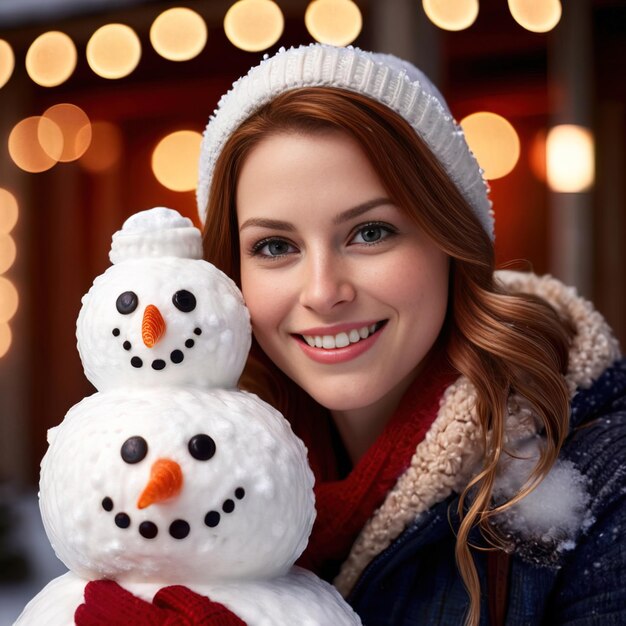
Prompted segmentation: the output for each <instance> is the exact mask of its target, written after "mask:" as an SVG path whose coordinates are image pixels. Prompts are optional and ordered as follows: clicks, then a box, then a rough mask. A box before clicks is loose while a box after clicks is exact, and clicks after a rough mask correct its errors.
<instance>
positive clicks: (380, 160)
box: [198, 45, 626, 626]
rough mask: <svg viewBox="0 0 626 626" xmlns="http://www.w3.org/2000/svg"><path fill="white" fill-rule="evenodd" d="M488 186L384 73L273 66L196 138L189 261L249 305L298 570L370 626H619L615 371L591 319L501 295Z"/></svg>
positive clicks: (320, 58)
mask: <svg viewBox="0 0 626 626" xmlns="http://www.w3.org/2000/svg"><path fill="white" fill-rule="evenodd" d="M481 174H482V173H481V171H480V169H479V167H478V165H477V163H476V161H475V159H474V157H473V155H472V154H471V153H470V151H469V149H468V148H467V145H466V143H465V141H464V138H463V135H462V132H461V130H460V129H459V127H458V126H457V125H456V123H455V122H454V121H453V119H452V117H451V115H450V113H449V111H448V109H447V106H446V105H445V102H444V100H443V98H442V97H441V95H440V94H439V92H438V91H437V90H436V88H435V87H434V86H433V85H432V84H431V83H430V81H429V80H428V79H427V78H426V77H425V76H424V75H423V74H421V72H419V70H417V69H416V68H414V67H413V66H411V65H409V64H408V63H405V62H403V61H400V60H398V59H395V58H394V57H390V56H383V55H373V54H370V53H366V52H362V51H360V50H357V49H352V48H345V49H338V48H333V47H329V46H322V45H312V46H306V47H301V48H297V49H291V50H287V51H285V50H281V51H280V52H279V53H278V54H276V55H275V56H274V57H272V58H269V59H266V60H265V61H264V62H263V63H261V65H259V66H257V67H255V68H253V69H252V70H250V72H249V73H248V75H247V76H245V77H243V78H241V79H240V80H239V81H237V83H235V85H234V86H233V89H232V90H231V92H229V93H228V94H227V95H226V96H224V97H223V98H222V100H221V101H220V103H219V105H218V109H217V110H216V111H215V113H214V115H213V116H212V118H211V120H210V121H209V124H208V126H207V130H206V132H205V136H204V140H203V147H202V156H201V162H200V184H199V187H198V205H199V209H200V215H201V218H202V220H203V222H204V233H205V235H204V242H205V256H206V258H207V260H208V261H210V262H212V263H214V264H215V265H217V266H218V267H219V268H221V269H223V270H224V271H225V272H226V273H228V274H229V275H230V276H231V277H232V278H233V279H234V280H235V281H236V282H237V283H238V284H239V285H240V286H241V288H242V291H243V294H244V298H245V300H246V303H247V305H248V307H249V309H250V313H251V318H252V323H253V330H254V336H255V342H254V344H253V349H252V351H251V356H250V359H249V363H248V366H247V369H246V371H245V372H244V376H243V378H242V381H241V382H242V386H243V387H244V388H247V389H249V390H251V391H254V392H256V393H258V394H259V395H261V396H262V397H264V398H265V399H266V400H268V401H269V402H272V403H273V404H275V405H276V406H277V407H278V408H279V409H280V410H281V411H282V412H283V413H284V414H285V416H286V417H287V418H288V419H289V420H290V421H291V423H292V425H293V428H294V430H295V432H296V433H297V434H298V435H299V436H300V437H302V438H303V439H304V441H305V443H306V444H307V446H308V448H309V456H310V462H311V465H312V467H313V470H314V472H315V474H316V478H317V486H316V497H317V508H318V519H317V521H316V526H315V528H314V532H313V534H312V537H311V541H310V544H309V547H308V549H307V552H306V553H305V555H304V558H303V561H302V565H304V566H307V567H310V568H312V569H314V570H315V571H316V572H317V573H319V574H320V575H323V576H325V577H327V578H329V579H333V580H334V581H335V584H336V585H337V586H338V588H339V589H340V591H341V592H342V593H343V594H344V595H346V596H347V598H348V600H349V601H350V602H351V603H352V605H353V606H354V607H355V609H356V610H357V612H358V613H359V614H360V615H361V617H362V619H363V622H364V623H365V624H367V625H368V626H371V625H374V624H393V625H400V624H414V623H424V624H460V623H463V621H464V620H465V623H466V624H470V625H476V624H487V623H506V624H510V625H512V624H540V623H549V624H562V623H563V624H564V623H571V622H573V621H575V620H578V621H576V623H577V624H596V623H597V624H600V623H602V624H603V625H606V624H622V623H626V591H625V589H626V586H625V584H624V583H625V582H626V581H625V577H626V567H625V565H624V564H625V562H626V554H625V550H624V545H623V542H622V541H621V540H620V539H619V537H620V531H619V529H620V527H621V524H622V523H623V522H624V521H625V520H626V508H625V505H624V491H626V490H625V489H624V474H625V471H624V469H623V467H622V463H623V461H622V459H623V451H622V448H623V445H622V444H621V443H620V437H621V436H623V433H624V421H625V418H626V413H625V410H626V409H625V405H624V398H623V389H624V385H625V383H626V371H625V370H624V366H623V364H622V363H621V362H620V361H619V360H618V359H619V356H620V354H619V348H618V345H617V342H616V341H615V339H614V338H613V336H612V334H611V332H610V330H609V329H608V327H607V326H606V324H605V323H604V321H603V320H602V318H601V317H600V316H599V314H598V313H596V312H594V311H593V309H592V308H591V306H590V305H589V304H588V303H586V302H584V301H583V300H582V299H579V298H578V297H577V296H576V295H575V294H574V293H573V292H572V291H571V290H569V289H567V288H565V287H563V286H562V285H561V284H560V283H558V282H557V281H555V280H554V279H551V278H538V277H536V276H533V275H522V274H516V273H512V272H508V273H496V274H494V255H493V216H492V212H491V205H490V202H489V199H488V196H487V191H488V190H487V186H486V184H485V182H484V181H483V179H482V175H481Z"/></svg>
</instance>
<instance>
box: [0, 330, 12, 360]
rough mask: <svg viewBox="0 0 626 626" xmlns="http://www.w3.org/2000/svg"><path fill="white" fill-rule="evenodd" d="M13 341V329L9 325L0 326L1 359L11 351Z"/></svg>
mask: <svg viewBox="0 0 626 626" xmlns="http://www.w3.org/2000/svg"><path fill="white" fill-rule="evenodd" d="M11 341H12V336H11V328H10V327H9V325H8V324H0V358H2V357H3V356H4V355H5V354H6V353H7V352H8V351H9V348H10V347H11Z"/></svg>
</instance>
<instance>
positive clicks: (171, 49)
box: [150, 7, 207, 61]
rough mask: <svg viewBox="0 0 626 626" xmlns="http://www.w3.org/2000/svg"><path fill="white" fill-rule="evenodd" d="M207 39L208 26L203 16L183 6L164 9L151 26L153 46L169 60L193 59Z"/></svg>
mask: <svg viewBox="0 0 626 626" xmlns="http://www.w3.org/2000/svg"><path fill="white" fill-rule="evenodd" d="M206 41H207V26H206V23H205V21H204V19H203V18H202V16H201V15H198V13H196V12H195V11H192V10H191V9H186V8H183V7H175V8H173V9H168V10H167V11H163V13H161V14H160V15H159V16H158V17H157V18H156V19H155V20H154V22H153V23H152V26H151V28H150V42H151V43H152V47H153V48H154V49H155V50H156V51H157V52H158V53H159V54H160V55H161V56H162V57H164V58H165V59H168V60H169V61H188V60H189V59H193V58H194V57H196V56H198V54H200V52H202V50H203V48H204V46H205V45H206Z"/></svg>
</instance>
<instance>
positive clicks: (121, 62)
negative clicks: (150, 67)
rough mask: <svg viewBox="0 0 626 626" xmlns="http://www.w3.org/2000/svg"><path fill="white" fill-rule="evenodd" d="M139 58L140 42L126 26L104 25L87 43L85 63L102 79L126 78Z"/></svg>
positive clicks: (135, 34)
mask: <svg viewBox="0 0 626 626" xmlns="http://www.w3.org/2000/svg"><path fill="white" fill-rule="evenodd" d="M140 58H141V42H140V41H139V37H138V36H137V33H135V31H134V30H133V29H132V28H131V27H130V26H126V24H106V25H105V26H102V27H101V28H99V29H98V30H97V31H96V32H95V33H94V34H93V35H92V36H91V38H90V39H89V41H88V42H87V63H89V67H90V68H91V69H92V70H93V71H94V73H96V74H97V75H98V76H101V77H102V78H108V79H117V78H123V77H124V76H128V75H129V74H130V73H131V72H132V71H133V70H134V69H135V68H136V67H137V65H138V63H139V59H140Z"/></svg>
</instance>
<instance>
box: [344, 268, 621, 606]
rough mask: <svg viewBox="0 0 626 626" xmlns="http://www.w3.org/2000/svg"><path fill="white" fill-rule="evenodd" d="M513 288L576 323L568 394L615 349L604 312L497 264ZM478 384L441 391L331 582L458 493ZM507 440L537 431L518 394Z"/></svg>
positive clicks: (470, 463) (477, 447) (472, 461)
mask: <svg viewBox="0 0 626 626" xmlns="http://www.w3.org/2000/svg"><path fill="white" fill-rule="evenodd" d="M496 276H497V279H498V280H499V281H500V282H501V283H503V284H504V285H506V286H507V288H508V289H510V290H511V291H513V292H526V293H532V294H535V295H537V296H539V297H541V298H543V299H545V300H546V301H548V302H549V303H550V304H551V305H552V306H553V307H554V308H555V309H556V310H557V311H559V312H560V313H562V314H564V315H566V316H567V317H569V318H570V320H571V321H572V323H573V325H574V328H575V333H576V334H575V336H574V339H573V341H572V345H571V348H570V359H569V369H568V372H567V375H566V380H567V384H568V387H569V391H570V394H571V396H573V395H574V393H575V391H576V389H577V388H579V387H580V388H588V387H590V386H591V384H592V383H593V381H594V380H595V379H596V378H598V377H599V376H600V374H601V373H602V372H603V371H604V370H605V369H606V368H607V367H608V366H610V365H611V364H612V363H613V362H614V361H615V360H616V359H617V358H618V357H619V356H620V349H619V345H618V343H617V340H616V339H615V337H614V336H613V334H612V332H611V330H610V328H609V327H608V325H607V323H606V321H605V320H604V318H603V317H602V316H601V315H600V313H598V312H597V311H596V310H594V308H593V306H592V305H591V303H590V302H588V301H586V300H584V299H583V298H581V297H579V296H578V295H577V293H576V290H575V289H574V288H571V287H566V286H565V285H563V284H562V283H561V282H559V281H558V280H556V279H554V278H552V277H550V276H546V277H538V276H536V275H534V274H524V273H518V272H509V271H507V272H498V273H497V274H496ZM475 400H476V390H475V389H474V387H473V385H472V384H471V383H470V382H469V381H468V380H467V378H465V377H463V376H462V377H460V378H459V379H458V380H457V381H456V382H455V383H453V384H452V385H450V387H448V389H447V390H446V391H445V393H444V395H443V398H442V401H441V407H440V409H439V413H438V415H437V418H436V419H435V421H434V422H433V425H432V426H431V428H430V430H429V431H428V433H427V435H426V437H425V439H424V440H423V441H422V442H421V443H420V444H419V445H418V446H417V448H416V450H415V454H414V455H413V458H412V459H411V465H410V467H409V469H408V470H407V471H406V472H405V473H404V474H403V475H402V476H400V478H399V479H398V482H397V483H396V485H395V487H394V488H393V489H392V490H391V491H390V492H389V493H388V494H387V497H386V499H385V501H384V503H383V504H382V506H381V507H380V508H379V509H378V510H377V511H376V512H375V513H374V515H373V516H372V517H371V518H370V520H369V521H368V522H367V524H366V525H365V527H364V528H363V530H362V531H361V534H360V535H359V537H358V538H357V540H356V541H355V543H354V545H353V546H352V550H351V552H350V555H349V556H348V558H347V560H346V561H345V563H344V564H343V567H342V569H341V572H340V573H339V575H338V577H337V578H336V580H335V585H336V586H337V588H338V589H339V591H340V592H341V593H342V594H343V595H347V594H348V593H349V592H350V590H351V589H352V587H353V586H354V584H355V582H356V581H357V579H358V577H359V576H360V575H361V573H362V572H363V570H364V569H365V567H366V566H367V565H368V563H369V562H370V561H371V560H372V559H373V558H374V557H375V556H376V555H378V554H379V553H380V552H381V551H383V550H384V549H385V548H387V547H388V546H389V545H390V544H391V543H392V542H393V541H394V540H395V539H396V538H397V537H398V536H399V535H400V534H401V533H402V532H403V531H404V530H405V529H406V528H407V527H408V526H409V525H410V524H411V523H412V522H413V521H414V520H415V519H416V517H417V516H418V515H420V514H421V513H423V512H425V511H427V510H428V509H430V508H431V507H432V506H434V505H435V504H437V503H438V502H441V501H442V500H444V499H445V498H447V497H448V496H449V495H450V494H452V493H459V492H460V491H462V489H463V488H464V487H465V485H467V483H468V482H469V480H470V478H471V476H472V475H473V474H474V473H475V471H476V466H477V463H478V462H479V460H480V457H481V454H482V438H481V435H480V426H479V424H478V420H477V417H476V414H475V408H474V406H475ZM506 428H507V439H508V442H509V444H512V445H515V444H516V442H520V445H523V443H524V442H527V441H528V440H529V439H530V438H532V437H533V435H535V434H536V425H535V423H534V420H533V419H532V415H531V413H530V411H528V409H527V408H526V407H525V405H524V402H523V401H521V399H519V398H512V399H511V401H510V402H509V416H508V419H507V427H506Z"/></svg>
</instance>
